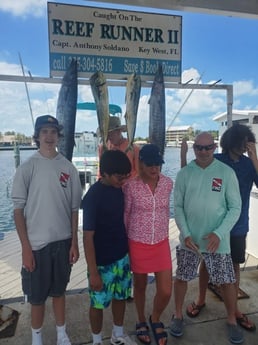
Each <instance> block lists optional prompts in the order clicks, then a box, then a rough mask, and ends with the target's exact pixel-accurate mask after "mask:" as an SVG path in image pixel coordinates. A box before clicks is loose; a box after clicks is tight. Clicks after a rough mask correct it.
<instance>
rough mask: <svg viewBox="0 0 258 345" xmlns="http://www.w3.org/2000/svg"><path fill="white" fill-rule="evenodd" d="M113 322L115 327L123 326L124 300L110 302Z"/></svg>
mask: <svg viewBox="0 0 258 345" xmlns="http://www.w3.org/2000/svg"><path fill="white" fill-rule="evenodd" d="M112 314H113V322H114V325H116V326H123V323H124V316H125V300H121V301H119V300H117V299H113V300H112Z"/></svg>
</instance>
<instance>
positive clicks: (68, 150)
mask: <svg viewBox="0 0 258 345" xmlns="http://www.w3.org/2000/svg"><path fill="white" fill-rule="evenodd" d="M77 94H78V81H77V61H76V60H75V59H73V60H72V61H71V63H70V65H69V67H68V69H67V71H66V72H65V74H64V77H63V80H62V85H61V89H60V91H59V95H58V101H57V110H56V118H57V120H58V122H59V123H60V125H62V126H63V127H64V128H63V136H62V137H61V138H59V141H58V145H57V148H58V152H60V153H62V154H63V155H64V156H65V157H66V158H67V159H68V160H69V161H72V157H73V148H74V145H75V141H74V131H75V120H76V108H77Z"/></svg>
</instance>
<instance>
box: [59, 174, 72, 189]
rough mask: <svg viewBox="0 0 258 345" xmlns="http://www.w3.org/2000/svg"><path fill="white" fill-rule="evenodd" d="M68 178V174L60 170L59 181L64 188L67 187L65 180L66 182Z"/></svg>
mask: <svg viewBox="0 0 258 345" xmlns="http://www.w3.org/2000/svg"><path fill="white" fill-rule="evenodd" d="M69 178H70V175H68V174H66V173H64V172H61V174H60V177H59V181H60V183H61V186H62V187H64V188H66V187H67V182H68V180H69Z"/></svg>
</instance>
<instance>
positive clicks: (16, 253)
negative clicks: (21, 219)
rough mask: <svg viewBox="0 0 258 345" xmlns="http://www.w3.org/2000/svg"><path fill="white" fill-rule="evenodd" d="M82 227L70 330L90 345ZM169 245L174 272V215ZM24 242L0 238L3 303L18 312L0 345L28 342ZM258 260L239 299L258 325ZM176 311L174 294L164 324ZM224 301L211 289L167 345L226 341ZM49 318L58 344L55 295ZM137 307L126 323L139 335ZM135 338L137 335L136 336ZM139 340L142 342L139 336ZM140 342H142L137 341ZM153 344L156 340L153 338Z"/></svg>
mask: <svg viewBox="0 0 258 345" xmlns="http://www.w3.org/2000/svg"><path fill="white" fill-rule="evenodd" d="M82 235H83V233H82V230H80V231H79V234H78V237H79V249H80V258H79V260H78V262H77V263H76V264H75V265H74V267H73V269H72V274H71V279H70V282H69V284H68V287H67V299H66V300H67V303H66V304H67V305H66V308H67V332H68V334H69V336H70V338H71V342H72V345H86V344H90V343H91V333H90V329H89V321H88V307H89V298H88V294H87V278H86V261H85V258H84V251H83V242H82ZM169 236H170V245H171V251H172V260H173V273H174V274H175V270H176V256H175V248H176V246H177V244H178V229H177V226H176V224H175V221H174V219H171V220H170V228H169ZM20 269H21V247H20V241H19V239H18V235H17V233H16V231H12V232H9V233H6V234H5V237H4V239H3V240H1V241H0V304H2V305H6V306H8V307H10V308H13V309H14V310H16V311H18V313H19V320H18V324H17V328H16V331H15V335H14V336H12V337H6V338H2V339H0V343H1V345H7V344H8V345H29V344H30V343H31V340H30V339H31V332H30V305H29V304H28V303H25V301H24V297H23V293H22V289H21V278H20ZM150 278H153V279H150V280H149V284H148V288H147V302H146V315H147V316H148V315H150V313H151V303H152V299H153V296H154V294H155V284H154V282H155V280H154V277H150ZM257 286H258V259H257V258H255V257H253V256H252V255H248V254H247V261H246V263H245V265H243V266H242V270H241V288H242V290H243V291H244V292H245V293H246V297H245V298H241V300H240V301H239V303H240V308H241V310H242V311H243V312H245V313H246V314H247V315H248V316H249V317H250V318H251V319H252V320H253V321H254V322H256V325H257V326H258V289H257ZM197 291H198V279H195V280H194V281H192V282H190V283H189V286H188V292H187V295H186V299H185V306H186V305H187V304H188V303H191V302H192V301H193V299H194V298H195V297H196V296H197ZM110 309H111V308H108V309H107V310H105V312H104V325H103V336H104V345H108V344H109V338H110V329H111V327H112V316H111V310H110ZM173 311H174V302H173V297H172V298H171V301H170V303H169V306H168V307H167V308H166V310H165V312H164V315H163V319H162V321H163V322H164V324H165V327H168V326H169V322H170V319H171V316H172V313H173ZM225 315H226V313H225V308H224V304H223V303H222V302H221V301H220V299H219V298H218V297H217V296H216V295H215V294H214V293H213V292H212V291H210V290H208V291H207V300H206V307H205V308H204V309H203V311H202V313H201V315H200V316H199V317H198V318H195V319H191V318H189V317H188V316H187V315H185V317H184V322H185V334H184V336H183V337H182V338H174V337H172V336H170V335H169V337H168V345H170V344H176V345H186V344H188V345H190V344H191V345H204V344H209V345H218V344H219V345H226V344H227V345H228V344H230V343H229V341H228V339H227V337H226V334H227V333H226V326H225V324H226V318H225ZM46 316H47V317H46V318H45V323H44V329H43V339H44V345H54V344H55V343H56V333H55V325H54V317H53V313H52V308H51V300H50V299H49V300H48V301H47V303H46ZM136 321H137V320H136V312H135V306H134V303H133V302H130V303H127V309H126V317H125V328H126V331H127V332H128V333H129V334H130V335H131V337H133V338H135V322H136ZM244 336H245V343H244V344H246V345H257V344H258V334H257V331H255V332H246V331H244ZM135 340H136V339H135ZM136 342H137V343H139V342H138V341H137V340H136ZM139 344H140V343H139ZM152 344H155V341H154V340H153V341H152Z"/></svg>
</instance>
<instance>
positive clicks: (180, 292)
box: [174, 279, 187, 319]
mask: <svg viewBox="0 0 258 345" xmlns="http://www.w3.org/2000/svg"><path fill="white" fill-rule="evenodd" d="M186 291H187V282H186V281H183V280H179V279H176V280H175V283H174V299H175V307H176V312H175V317H176V318H177V319H182V318H183V304H184V299H185V294H186Z"/></svg>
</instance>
